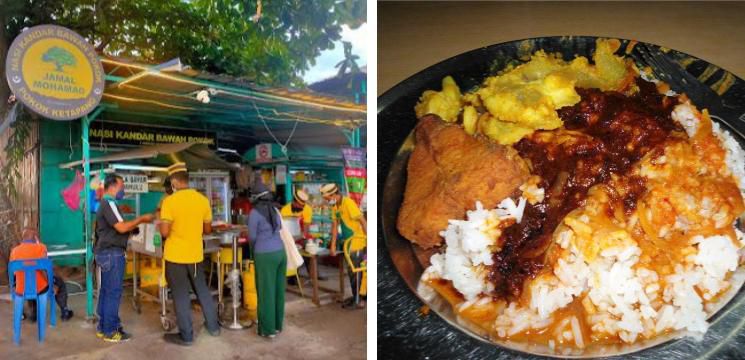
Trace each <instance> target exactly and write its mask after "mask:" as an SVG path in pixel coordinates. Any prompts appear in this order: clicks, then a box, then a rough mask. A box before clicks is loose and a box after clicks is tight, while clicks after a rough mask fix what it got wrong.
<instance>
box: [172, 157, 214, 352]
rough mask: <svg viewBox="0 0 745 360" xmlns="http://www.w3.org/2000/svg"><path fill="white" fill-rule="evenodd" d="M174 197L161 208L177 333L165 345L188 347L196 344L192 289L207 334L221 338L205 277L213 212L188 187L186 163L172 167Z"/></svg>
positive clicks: (205, 200) (200, 195)
mask: <svg viewBox="0 0 745 360" xmlns="http://www.w3.org/2000/svg"><path fill="white" fill-rule="evenodd" d="M168 175H169V177H170V179H171V186H172V187H173V194H172V195H170V196H168V197H167V198H166V199H165V200H164V201H163V205H162V207H161V209H160V221H161V222H160V233H161V236H162V237H163V239H166V240H165V247H164V250H163V258H164V259H165V266H166V269H165V270H166V281H168V286H169V287H170V288H171V293H172V294H173V305H174V309H175V312H176V318H177V324H178V328H179V332H178V333H173V334H165V335H163V339H164V340H165V341H166V342H169V343H173V344H177V345H183V346H189V345H191V344H192V343H193V342H194V332H193V328H192V320H191V298H190V297H189V290H193V291H194V293H195V294H196V295H197V299H198V300H199V304H200V305H201V307H202V313H203V314H204V320H205V326H206V328H207V332H209V334H210V335H212V336H219V335H220V324H219V322H218V319H217V306H216V305H215V300H214V299H213V298H212V294H210V290H209V288H207V281H206V280H205V276H204V265H203V264H202V262H203V261H204V245H203V243H202V235H204V234H210V233H212V209H211V208H210V204H209V200H207V197H205V196H204V195H202V194H200V193H199V192H198V191H196V190H194V189H190V188H189V174H188V172H187V170H186V165H185V164H184V163H176V164H174V165H172V166H171V167H169V169H168Z"/></svg>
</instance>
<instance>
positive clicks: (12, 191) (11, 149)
mask: <svg viewBox="0 0 745 360" xmlns="http://www.w3.org/2000/svg"><path fill="white" fill-rule="evenodd" d="M17 106H18V109H19V110H18V111H19V112H20V113H19V114H18V115H17V119H16V121H15V122H14V123H13V125H11V127H10V129H7V130H6V131H10V136H9V137H8V142H7V143H6V144H5V148H4V149H3V150H4V152H5V161H4V162H3V164H2V167H0V188H2V189H4V191H5V194H3V195H4V196H9V197H12V198H15V197H17V196H18V190H17V188H16V184H18V183H19V182H20V181H21V166H20V165H21V163H22V162H23V159H24V158H25V157H26V150H27V146H28V139H29V136H31V123H32V121H34V120H33V119H31V117H30V116H29V114H27V113H26V112H25V111H24V110H22V109H23V106H21V105H20V104H18V105H17Z"/></svg>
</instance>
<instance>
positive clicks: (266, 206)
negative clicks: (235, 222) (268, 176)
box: [252, 181, 280, 231]
mask: <svg viewBox="0 0 745 360" xmlns="http://www.w3.org/2000/svg"><path fill="white" fill-rule="evenodd" d="M255 190H256V191H255V193H254V195H253V196H252V198H253V208H254V210H256V211H258V212H259V214H261V215H262V216H264V219H266V221H268V222H269V225H271V227H272V231H277V230H278V229H279V223H280V222H279V217H278V215H277V209H275V208H274V196H273V195H272V192H271V191H269V189H267V187H266V185H264V183H263V182H261V181H259V182H258V183H257V184H256V189H255Z"/></svg>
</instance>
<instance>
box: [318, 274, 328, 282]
mask: <svg viewBox="0 0 745 360" xmlns="http://www.w3.org/2000/svg"><path fill="white" fill-rule="evenodd" d="M328 279H329V278H328V276H323V275H318V281H326V280H328Z"/></svg>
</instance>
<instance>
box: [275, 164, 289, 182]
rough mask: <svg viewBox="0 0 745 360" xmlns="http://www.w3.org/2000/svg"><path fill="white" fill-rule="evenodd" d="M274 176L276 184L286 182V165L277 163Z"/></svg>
mask: <svg viewBox="0 0 745 360" xmlns="http://www.w3.org/2000/svg"><path fill="white" fill-rule="evenodd" d="M274 176H275V179H276V181H277V185H284V184H287V165H277V169H276V174H275V175H274Z"/></svg>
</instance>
